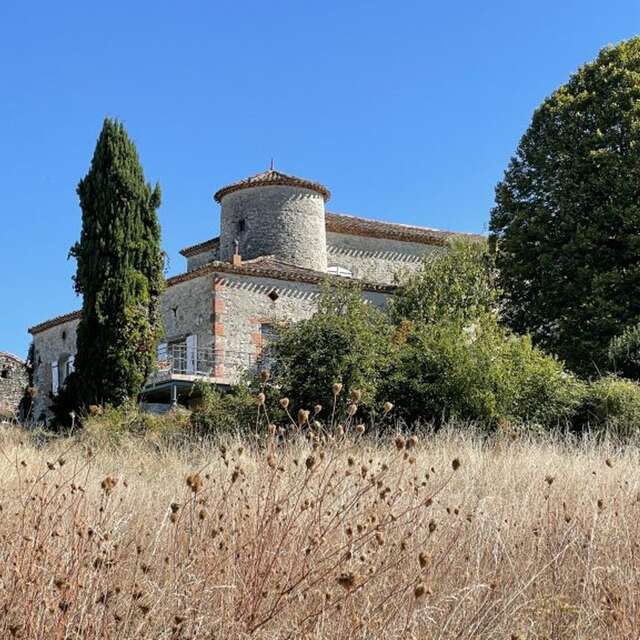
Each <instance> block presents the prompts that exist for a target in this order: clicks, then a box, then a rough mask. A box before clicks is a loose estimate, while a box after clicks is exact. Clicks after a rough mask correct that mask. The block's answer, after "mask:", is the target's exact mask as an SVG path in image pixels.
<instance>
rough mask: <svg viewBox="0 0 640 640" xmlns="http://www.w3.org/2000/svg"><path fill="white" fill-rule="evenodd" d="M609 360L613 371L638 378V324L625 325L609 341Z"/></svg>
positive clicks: (639, 352) (639, 348)
mask: <svg viewBox="0 0 640 640" xmlns="http://www.w3.org/2000/svg"><path fill="white" fill-rule="evenodd" d="M608 355H609V361H610V363H611V366H612V368H613V370H614V371H616V372H618V373H620V374H622V375H623V376H625V377H627V378H633V379H634V380H638V379H640V324H635V325H633V326H631V327H627V328H626V329H625V330H624V331H623V332H622V333H621V334H620V335H619V336H616V337H615V338H613V339H612V340H611V342H610V343H609V352H608Z"/></svg>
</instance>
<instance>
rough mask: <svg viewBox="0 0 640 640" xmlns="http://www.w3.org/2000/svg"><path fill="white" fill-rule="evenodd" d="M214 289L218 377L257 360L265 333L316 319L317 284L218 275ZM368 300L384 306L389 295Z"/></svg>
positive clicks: (229, 376) (370, 295) (232, 377)
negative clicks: (314, 316) (286, 325)
mask: <svg viewBox="0 0 640 640" xmlns="http://www.w3.org/2000/svg"><path fill="white" fill-rule="evenodd" d="M213 289H214V302H213V305H214V309H215V321H214V334H215V349H216V353H217V354H219V355H220V356H221V357H222V359H221V362H220V364H219V365H218V367H217V368H216V369H217V370H216V375H217V376H218V377H220V378H223V379H225V380H226V381H229V382H235V381H237V380H238V377H239V376H240V373H241V371H243V370H244V369H245V368H246V367H248V366H250V365H252V364H253V363H255V361H256V359H257V358H258V357H259V356H260V355H261V353H262V350H263V348H264V347H265V335H269V334H271V335H272V334H273V332H276V333H277V329H278V327H279V326H281V325H282V324H286V323H289V322H295V321H298V320H302V319H304V318H308V317H310V316H311V315H312V314H313V312H314V311H315V310H316V307H317V304H318V297H319V287H318V286H317V285H314V284H307V283H300V282H289V281H284V280H273V279H270V278H257V277H247V276H242V277H239V276H236V275H232V274H222V273H221V274H218V275H217V276H216V277H215V279H214V282H213ZM365 298H366V299H367V300H369V301H370V302H372V303H373V304H376V305H377V306H380V307H382V306H384V305H385V304H386V299H387V297H386V296H385V295H384V294H381V293H374V292H366V293H365Z"/></svg>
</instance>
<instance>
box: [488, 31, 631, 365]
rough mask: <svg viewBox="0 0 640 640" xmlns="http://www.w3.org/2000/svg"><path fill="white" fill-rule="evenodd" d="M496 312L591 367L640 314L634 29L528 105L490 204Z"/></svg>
mask: <svg viewBox="0 0 640 640" xmlns="http://www.w3.org/2000/svg"><path fill="white" fill-rule="evenodd" d="M490 229H491V232H492V237H493V240H494V241H495V246H496V263H497V266H498V268H499V271H500V286H501V289H502V291H503V297H504V302H505V308H504V317H505V319H506V321H507V322H508V324H509V325H510V326H511V327H512V328H513V329H515V330H516V331H518V332H522V333H524V332H529V333H531V335H532V337H533V339H534V341H535V342H536V344H538V345H541V346H542V347H544V348H546V349H548V350H550V351H552V352H554V353H556V354H557V355H559V356H560V357H561V358H563V359H564V360H566V362H567V363H568V364H569V366H571V367H572V368H574V369H576V370H578V371H580V372H582V373H587V374H589V373H595V371H596V370H597V368H599V367H601V366H603V365H604V364H605V363H606V360H607V346H608V344H609V341H610V340H611V338H612V337H613V336H614V335H616V334H617V333H619V332H620V331H621V330H622V328H623V327H625V326H628V325H631V324H634V323H635V322H637V321H638V319H639V318H640V39H639V38H633V39H631V40H628V41H626V42H623V43H621V44H619V45H618V46H615V47H608V48H606V49H603V50H602V51H601V52H600V54H599V55H598V57H597V59H596V60H595V61H593V62H591V63H589V64H587V65H585V66H583V67H582V68H580V69H579V70H578V71H577V72H576V73H575V74H574V75H573V76H572V77H571V78H570V80H569V82H567V84H565V85H563V86H562V87H560V88H559V89H558V90H557V91H555V92H554V93H553V94H552V95H551V96H550V97H548V98H547V99H546V100H545V101H544V102H543V103H542V105H541V106H540V107H539V108H538V109H537V110H536V111H535V113H534V115H533V119H532V122H531V125H530V126H529V129H528V130H527V131H526V133H525V134H524V136H523V137H522V139H521V140H520V144H519V146H518V149H517V152H516V154H515V156H514V157H513V158H512V159H511V162H510V164H509V166H508V168H507V170H506V172H505V176H504V179H503V180H502V182H500V183H499V184H498V186H497V188H496V204H495V207H494V209H493V210H492V212H491V225H490Z"/></svg>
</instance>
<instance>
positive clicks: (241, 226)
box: [238, 218, 247, 233]
mask: <svg viewBox="0 0 640 640" xmlns="http://www.w3.org/2000/svg"><path fill="white" fill-rule="evenodd" d="M246 228H247V225H246V223H245V221H244V218H243V219H241V220H238V231H239V232H240V233H242V232H243V231H244V230H245V229H246Z"/></svg>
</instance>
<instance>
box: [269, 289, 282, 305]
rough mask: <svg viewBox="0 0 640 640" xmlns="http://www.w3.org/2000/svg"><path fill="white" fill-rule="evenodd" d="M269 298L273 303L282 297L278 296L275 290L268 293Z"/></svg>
mask: <svg viewBox="0 0 640 640" xmlns="http://www.w3.org/2000/svg"><path fill="white" fill-rule="evenodd" d="M267 296H268V297H269V298H270V299H271V300H272V301H273V302H275V301H276V300H277V299H278V298H279V297H280V296H279V295H278V292H277V291H276V290H275V289H273V290H272V291H269V293H267Z"/></svg>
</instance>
